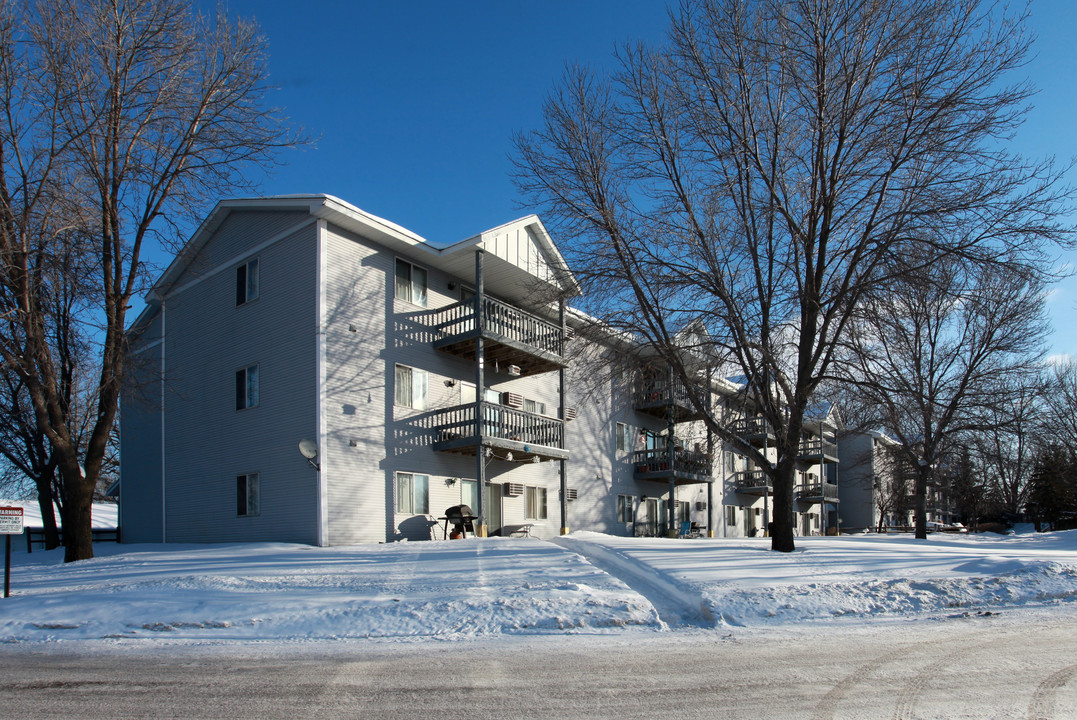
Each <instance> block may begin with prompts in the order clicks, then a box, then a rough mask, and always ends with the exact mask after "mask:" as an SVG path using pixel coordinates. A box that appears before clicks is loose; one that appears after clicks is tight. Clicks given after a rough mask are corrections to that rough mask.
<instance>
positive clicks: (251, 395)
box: [236, 364, 258, 410]
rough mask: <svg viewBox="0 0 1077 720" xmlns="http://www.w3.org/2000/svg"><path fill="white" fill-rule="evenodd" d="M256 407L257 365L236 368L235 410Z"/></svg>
mask: <svg viewBox="0 0 1077 720" xmlns="http://www.w3.org/2000/svg"><path fill="white" fill-rule="evenodd" d="M252 407H258V365H257V364H255V365H248V366H247V367H245V368H243V369H242V370H236V410H246V409H247V408H252Z"/></svg>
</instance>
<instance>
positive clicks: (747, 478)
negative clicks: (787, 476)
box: [733, 470, 774, 496]
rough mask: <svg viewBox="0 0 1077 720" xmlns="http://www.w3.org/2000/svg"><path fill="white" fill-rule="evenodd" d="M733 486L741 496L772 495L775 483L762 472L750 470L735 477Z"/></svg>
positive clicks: (736, 474)
mask: <svg viewBox="0 0 1077 720" xmlns="http://www.w3.org/2000/svg"><path fill="white" fill-rule="evenodd" d="M733 486H734V489H735V490H736V492H738V493H740V494H741V495H760V496H762V495H772V494H773V493H774V481H773V480H771V479H770V476H768V475H767V474H766V473H765V472H763V471H762V470H748V471H745V472H739V473H735V474H734V475H733Z"/></svg>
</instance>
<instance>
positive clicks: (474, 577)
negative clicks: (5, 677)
mask: <svg viewBox="0 0 1077 720" xmlns="http://www.w3.org/2000/svg"><path fill="white" fill-rule="evenodd" d="M95 551H96V552H98V553H100V556H99V557H96V558H94V559H92V560H87V561H83V562H79V563H74V564H69V565H64V564H63V563H62V554H61V551H51V552H48V553H45V552H34V553H33V554H30V555H27V554H26V553H16V554H15V555H16V559H17V563H16V566H15V569H14V572H13V578H12V597H10V598H8V599H7V600H2V601H0V641H3V642H9V643H10V642H24V641H64V640H69V639H90V638H146V637H162V636H166V635H167V637H168V638H183V639H186V640H272V641H281V640H285V641H297V640H307V639H336V638H415V637H461V636H464V637H466V636H476V635H488V634H502V633H518V634H522V633H535V632H538V633H547V632H562V631H566V630H568V631H580V630H584V629H585V630H587V631H589V632H610V631H611V630H612V629H615V628H621V627H624V626H626V625H655V624H657V622H658V620H657V616H656V614H655V612H654V609H653V608H652V607H651V606H650V604H649V603H647V601H646V600H644V599H643V598H641V597H640V596H639V595H638V594H636V593H634V592H632V591H631V590H629V589H628V588H627V587H626V586H625V585H624V583H622V582H620V581H618V580H616V579H614V578H612V577H610V576H609V575H606V574H605V573H602V572H600V571H598V570H597V569H596V568H594V567H593V566H591V565H590V564H588V563H587V562H585V561H584V560H583V559H582V558H581V557H579V556H578V555H574V554H572V553H569V552H567V551H565V550H563V549H561V548H559V547H557V546H555V545H551V544H548V543H544V542H539V541H534V540H523V539H521V540H510V539H504V540H502V539H491V540H487V541H478V540H464V541H454V542H426V543H397V544H393V545H362V546H354V547H344V548H314V547H309V546H305V545H289V544H272V543H252V544H242V545H167V546H162V545H111V544H100V545H97V546H95Z"/></svg>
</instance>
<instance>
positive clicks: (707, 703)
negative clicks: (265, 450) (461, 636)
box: [0, 609, 1077, 720]
mask: <svg viewBox="0 0 1077 720" xmlns="http://www.w3.org/2000/svg"><path fill="white" fill-rule="evenodd" d="M56 717H64V718H166V717H167V718H228V719H230V720H234V719H237V718H258V719H259V720H267V719H269V718H315V717H317V718H337V717H340V718H364V719H367V718H393V719H394V720H399V719H401V718H453V717H459V718H468V719H480V718H498V719H499V720H500V719H503V718H618V720H623V719H627V718H663V719H665V718H693V719H698V720H702V719H704V718H708V719H709V718H753V719H754V718H767V719H773V718H810V719H812V720H824V719H825V720H831V719H834V720H837V719H839V718H849V719H854V718H855V719H856V720H864V719H867V718H891V719H898V718H1023V719H1024V718H1027V719H1029V720H1033V719H1035V720H1039V719H1046V718H1077V612H1075V611H1073V610H1061V609H1060V610H1059V611H1058V612H1051V613H1039V614H1036V615H1034V616H1033V617H1031V618H1027V617H1017V616H1013V617H1010V616H1007V613H1005V612H1004V613H1003V614H1002V615H1001V616H990V617H983V616H976V615H973V616H972V617H968V618H948V619H936V620H916V621H909V622H901V623H896V624H887V625H878V624H875V625H860V626H856V625H853V626H844V625H840V624H834V625H833V626H832V627H826V626H815V627H813V628H811V629H795V630H784V631H779V630H764V631H757V630H753V631H738V630H733V631H722V630H719V631H707V632H704V631H674V632H669V633H654V634H642V633H634V632H629V633H626V634H625V635H618V636H598V637H594V636H592V637H585V636H569V637H536V638H531V639H529V638H501V639H497V640H492V641H481V642H465V643H450V642H439V641H423V642H414V643H406V644H402V643H391V644H385V643H373V642H368V643H352V644H348V645H339V644H338V645H316V644H296V645H277V646H266V647H258V646H253V647H252V646H242V647H231V648H229V647H210V648H191V647H162V646H159V645H158V646H155V648H153V649H146V648H139V647H136V646H122V645H121V646H116V647H112V648H108V649H101V648H98V649H96V650H94V651H93V652H87V648H85V647H83V648H79V647H78V646H77V645H73V646H71V647H70V648H63V647H61V648H51V649H49V651H48V652H39V651H33V650H27V649H24V648H19V647H16V646H5V647H2V648H0V718H56Z"/></svg>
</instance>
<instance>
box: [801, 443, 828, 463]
mask: <svg viewBox="0 0 1077 720" xmlns="http://www.w3.org/2000/svg"><path fill="white" fill-rule="evenodd" d="M797 457H799V458H800V459H801V460H811V461H815V462H823V463H836V462H837V461H838V446H837V444H836V443H832V442H828V441H826V440H822V439H820V438H813V439H811V440H801V441H800V450H799V452H798V453H797Z"/></svg>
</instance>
